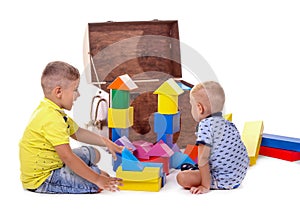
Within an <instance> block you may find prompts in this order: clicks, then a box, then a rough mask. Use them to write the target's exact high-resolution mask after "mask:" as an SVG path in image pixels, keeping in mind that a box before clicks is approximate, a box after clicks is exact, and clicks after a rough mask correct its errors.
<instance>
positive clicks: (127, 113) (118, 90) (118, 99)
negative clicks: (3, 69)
mask: <svg viewBox="0 0 300 215" xmlns="http://www.w3.org/2000/svg"><path fill="white" fill-rule="evenodd" d="M107 88H108V89H110V108H109V109H108V127H109V128H112V137H111V139H112V141H115V140H117V139H119V138H120V137H122V136H127V137H128V135H129V131H128V129H129V127H130V126H132V125H133V107H131V106H130V91H131V90H133V89H136V88H137V85H136V84H135V83H134V82H133V81H132V79H131V78H130V77H129V75H127V74H125V75H121V76H118V77H117V78H116V79H115V80H114V81H113V82H112V83H111V84H110V85H109V86H108V87H107Z"/></svg>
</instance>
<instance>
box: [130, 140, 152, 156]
mask: <svg viewBox="0 0 300 215" xmlns="http://www.w3.org/2000/svg"><path fill="white" fill-rule="evenodd" d="M132 144H133V145H134V146H135V147H136V150H135V151H134V152H133V154H134V155H135V156H136V157H137V158H138V159H149V157H150V156H149V155H148V152H149V151H150V150H151V148H152V146H153V143H149V142H146V141H143V140H138V141H133V142H132Z"/></svg>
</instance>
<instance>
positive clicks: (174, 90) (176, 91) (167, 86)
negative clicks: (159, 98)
mask: <svg viewBox="0 0 300 215" xmlns="http://www.w3.org/2000/svg"><path fill="white" fill-rule="evenodd" d="M182 93H184V91H183V90H182V89H181V88H180V86H179V85H178V84H177V83H176V82H175V80H174V79H173V78H170V79H169V80H167V81H165V82H164V83H163V84H162V85H160V87H159V88H157V90H155V91H154V94H163V95H173V96H179V95H180V94H182Z"/></svg>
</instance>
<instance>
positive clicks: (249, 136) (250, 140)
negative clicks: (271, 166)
mask: <svg viewBox="0 0 300 215" xmlns="http://www.w3.org/2000/svg"><path fill="white" fill-rule="evenodd" d="M263 129H264V125H263V121H252V122H246V123H245V124H244V129H243V133H242V141H243V142H244V144H245V146H246V148H247V152H248V156H249V159H250V166H252V165H254V164H255V163H256V160H257V157H258V154H259V149H260V145H261V142H262V133H263Z"/></svg>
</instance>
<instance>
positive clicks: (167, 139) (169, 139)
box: [156, 134, 174, 148]
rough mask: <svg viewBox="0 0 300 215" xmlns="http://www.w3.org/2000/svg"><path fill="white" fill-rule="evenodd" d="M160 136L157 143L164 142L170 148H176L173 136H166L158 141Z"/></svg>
mask: <svg viewBox="0 0 300 215" xmlns="http://www.w3.org/2000/svg"><path fill="white" fill-rule="evenodd" d="M158 137H159V136H158V135H157V137H156V138H157V142H159V141H163V142H164V143H166V144H167V145H168V146H169V147H170V148H173V146H174V141H173V134H164V135H162V137H161V138H160V139H158Z"/></svg>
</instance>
